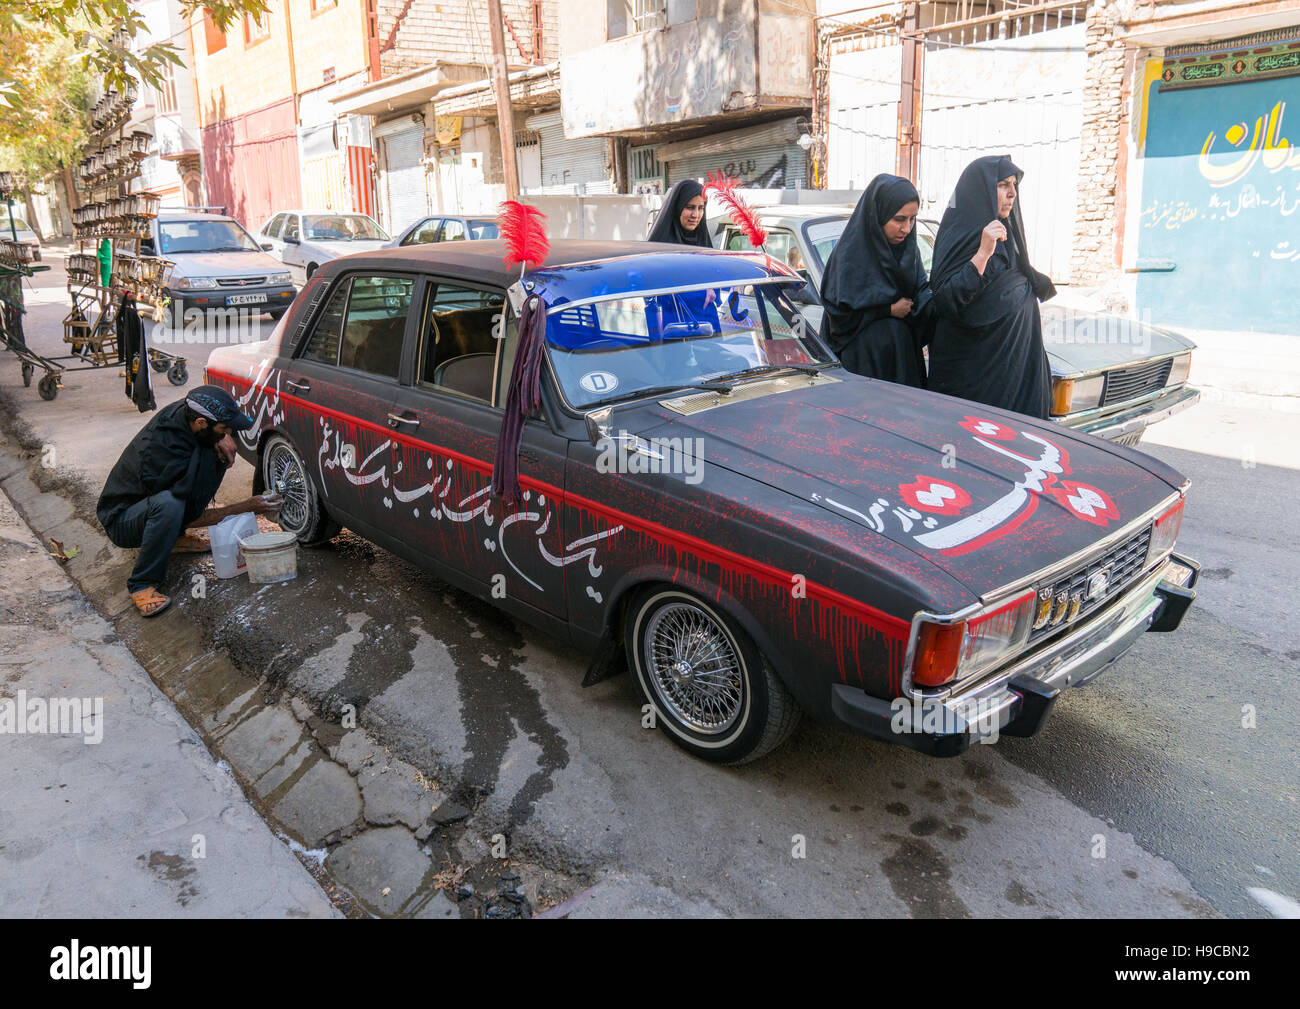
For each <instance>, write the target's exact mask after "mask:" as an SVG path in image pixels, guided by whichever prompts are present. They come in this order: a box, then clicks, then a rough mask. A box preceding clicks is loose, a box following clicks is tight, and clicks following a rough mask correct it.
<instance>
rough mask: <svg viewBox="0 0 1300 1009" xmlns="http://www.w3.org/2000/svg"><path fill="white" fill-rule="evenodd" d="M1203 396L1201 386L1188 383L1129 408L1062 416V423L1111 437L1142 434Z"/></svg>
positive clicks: (1085, 431)
mask: <svg viewBox="0 0 1300 1009" xmlns="http://www.w3.org/2000/svg"><path fill="white" fill-rule="evenodd" d="M1200 399H1201V390H1200V389H1193V388H1192V387H1191V386H1187V385H1185V386H1182V387H1181V388H1179V389H1175V390H1173V391H1171V392H1167V393H1164V394H1163V395H1160V396H1157V397H1155V398H1154V399H1149V400H1146V401H1145V402H1142V403H1138V404H1137V405H1135V406H1132V407H1129V408H1128V409H1121V410H1119V411H1118V412H1114V413H1105V414H1100V413H1098V411H1095V410H1094V411H1088V412H1085V413H1083V414H1079V415H1078V416H1075V417H1068V416H1067V417H1062V418H1060V423H1062V424H1064V425H1065V426H1066V427H1068V428H1071V429H1072V430H1075V431H1082V432H1083V433H1084V434H1091V435H1095V436H1096V437H1098V438H1105V439H1107V440H1108V441H1119V440H1120V439H1121V438H1127V437H1131V436H1132V435H1135V434H1140V433H1141V432H1142V431H1144V430H1145V429H1146V428H1148V427H1150V426H1151V425H1152V424H1156V423H1159V422H1160V421H1162V420H1165V419H1166V418H1168V417H1172V416H1173V415H1174V414H1176V413H1182V412H1183V411H1184V410H1186V409H1187V408H1188V407H1189V406H1194V405H1196V403H1198V402H1199V401H1200Z"/></svg>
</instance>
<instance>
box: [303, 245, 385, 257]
mask: <svg viewBox="0 0 1300 1009" xmlns="http://www.w3.org/2000/svg"><path fill="white" fill-rule="evenodd" d="M303 244H304V245H310V246H311V247H312V248H313V249H322V250H324V251H325V252H328V253H329V254H330V255H331V256H350V255H352V254H353V253H354V252H374V251H375V250H376V249H386V248H387V247H388V243H387V242H379V241H374V242H371V241H363V242H318V241H307V242H304V243H303Z"/></svg>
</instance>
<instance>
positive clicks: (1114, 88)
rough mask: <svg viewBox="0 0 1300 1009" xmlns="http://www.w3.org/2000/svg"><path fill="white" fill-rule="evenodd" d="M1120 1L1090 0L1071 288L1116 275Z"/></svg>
mask: <svg viewBox="0 0 1300 1009" xmlns="http://www.w3.org/2000/svg"><path fill="white" fill-rule="evenodd" d="M1123 6H1128V5H1121V2H1120V0H1093V3H1092V4H1091V5H1090V8H1089V11H1088V22H1087V47H1088V63H1087V70H1086V73H1085V77H1084V90H1083V130H1082V133H1081V134H1080V139H1079V188H1078V212H1077V214H1076V217H1075V230H1074V250H1073V256H1072V258H1071V277H1072V280H1073V282H1074V283H1076V284H1082V285H1089V286H1091V285H1101V284H1104V283H1106V282H1107V281H1108V280H1111V279H1113V278H1114V277H1115V276H1116V275H1117V273H1118V271H1119V266H1120V263H1119V250H1118V247H1117V236H1118V234H1119V228H1120V221H1119V214H1120V213H1121V207H1120V205H1119V203H1118V201H1117V199H1116V185H1117V184H1118V182H1117V180H1118V177H1119V168H1120V146H1121V144H1122V143H1123V131H1124V129H1125V126H1126V124H1127V123H1128V119H1129V116H1128V110H1127V108H1125V88H1124V75H1125V64H1126V59H1125V51H1124V43H1123V41H1122V40H1121V39H1120V38H1119V37H1118V36H1119V34H1120V32H1121V31H1122V29H1123V26H1122V25H1121V24H1120V18H1121V16H1122V15H1123V14H1124V9H1123Z"/></svg>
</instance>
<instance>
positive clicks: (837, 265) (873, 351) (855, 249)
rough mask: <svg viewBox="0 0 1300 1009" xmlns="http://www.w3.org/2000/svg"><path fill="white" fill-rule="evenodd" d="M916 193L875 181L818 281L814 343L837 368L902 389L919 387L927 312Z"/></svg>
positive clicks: (883, 178) (900, 182)
mask: <svg viewBox="0 0 1300 1009" xmlns="http://www.w3.org/2000/svg"><path fill="white" fill-rule="evenodd" d="M920 200H921V198H920V196H918V195H917V192H916V188H915V187H914V186H913V185H912V184H911V183H910V182H908V181H907V179H904V178H900V177H899V176H897V175H877V176H876V177H875V178H874V179H872V181H871V185H869V186H868V187H867V191H866V192H865V193H863V194H862V198H861V199H860V200H858V205H857V207H856V208H855V209H854V211H853V216H851V217H850V218H849V221H848V224H846V225H845V227H844V233H843V235H841V236H840V240H839V242H838V243H836V245H835V249H834V251H832V252H831V257H830V261H829V262H827V264H826V272H825V274H824V275H823V277H822V290H821V296H822V303H823V305H824V306H825V309H826V314H825V316H824V317H823V318H822V327H821V336H822V339H823V340H825V341H826V343H828V344H829V345H830V347H831V349H832V350H834V351H835V353H836V354H838V355H839V356H840V360H841V361H842V362H843V363H844V367H846V368H848V369H849V371H853V372H856V373H857V374H859V375H866V376H868V377H869V378H880V379H884V380H885V381H888V382H899V383H901V384H903V385H913V386H924V385H925V358H924V357H923V356H922V353H921V348H922V347H923V346H925V344H926V342H927V341H928V340H929V331H930V328H931V326H932V325H933V318H934V311H933V308H932V306H931V302H930V291H929V288H928V287H927V286H926V279H925V267H924V266H922V265H921V255H920V252H919V251H918V250H917V247H916V214H917V211H918V210H919V209H920V206H921V203H920Z"/></svg>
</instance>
